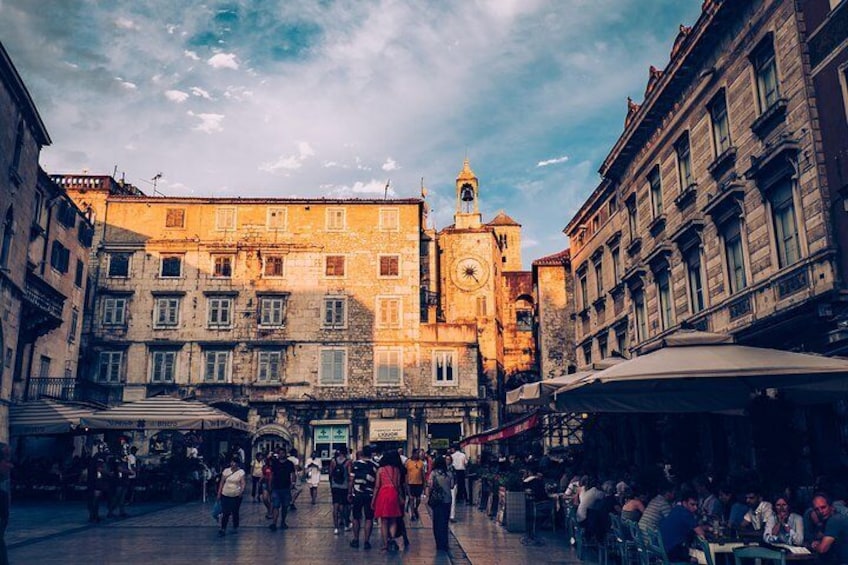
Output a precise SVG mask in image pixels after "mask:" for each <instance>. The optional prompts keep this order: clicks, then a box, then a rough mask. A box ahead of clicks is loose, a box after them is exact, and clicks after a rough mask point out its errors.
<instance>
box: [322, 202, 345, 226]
mask: <svg viewBox="0 0 848 565" xmlns="http://www.w3.org/2000/svg"><path fill="white" fill-rule="evenodd" d="M326 214H327V215H326V226H327V231H343V230H344V229H345V209H344V208H327V212H326Z"/></svg>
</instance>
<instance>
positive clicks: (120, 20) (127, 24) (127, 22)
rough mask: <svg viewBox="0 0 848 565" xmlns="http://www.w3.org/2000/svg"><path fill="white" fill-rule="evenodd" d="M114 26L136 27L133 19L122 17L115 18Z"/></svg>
mask: <svg viewBox="0 0 848 565" xmlns="http://www.w3.org/2000/svg"><path fill="white" fill-rule="evenodd" d="M115 27H117V28H119V29H138V26H137V25H136V24H135V22H134V21H132V20H130V19H128V18H123V17H121V18H118V19H116V20H115Z"/></svg>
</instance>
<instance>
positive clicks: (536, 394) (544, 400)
mask: <svg viewBox="0 0 848 565" xmlns="http://www.w3.org/2000/svg"><path fill="white" fill-rule="evenodd" d="M622 361H624V359H623V358H621V357H607V358H606V359H603V360H601V361H600V362H598V363H595V364H594V365H593V366H592V370H589V371H579V372H577V373H571V374H570V375H562V376H559V377H554V378H552V379H545V380H543V381H538V382H535V383H527V384H524V385H521V386H520V387H518V388H516V389H513V390H510V391H507V393H506V404H507V406H512V405H523V406H548V405H549V404H550V402H551V400H553V396H554V393H555V392H556V391H558V390H559V389H561V388H562V387H564V386H567V385H570V384H573V383H575V382H577V381H579V380H581V379H584V378H587V377H589V376H591V375H593V374H594V373H597V372H598V371H600V370H602V369H606V368H608V367H612V366H613V365H617V364H618V363H621V362H622Z"/></svg>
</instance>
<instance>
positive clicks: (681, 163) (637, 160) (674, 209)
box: [565, 0, 844, 365]
mask: <svg viewBox="0 0 848 565" xmlns="http://www.w3.org/2000/svg"><path fill="white" fill-rule="evenodd" d="M802 21H803V18H802V16H801V14H800V13H799V12H797V11H796V3H794V2H779V1H773V0H757V1H745V2H727V1H715V0H708V1H707V2H705V3H704V6H703V12H702V14H701V16H700V17H699V19H698V21H697V22H696V23H695V24H694V25H693V26H692V27H685V26H681V28H680V32H679V34H678V36H677V39H676V41H675V43H674V47H673V49H672V52H671V56H670V61H669V63H668V64H667V65H666V66H665V68H664V69H662V70H660V69H656V68H653V67H652V68H651V70H650V73H649V80H648V85H647V88H646V91H645V100H644V101H643V102H642V103H641V104H636V103H634V102H632V101H629V102H628V104H629V107H628V113H627V119H626V123H625V129H624V132H623V133H622V134H621V136H620V137H619V139H618V141H617V142H616V143H615V145H614V146H613V148H612V150H611V151H610V153H609V155H608V156H607V158H606V159H605V161H604V163H603V165H602V166H601V169H600V173H601V175H602V181H601V183H600V184H599V186H598V187H597V188H596V189H595V190H594V192H593V193H592V194H591V196H590V197H589V198H588V199H587V200H586V202H585V203H584V204H583V206H582V207H581V208H580V210H579V212H578V213H577V214H576V215H575V217H574V218H573V219H572V220H571V221H570V222H569V223H568V225H567V227H566V228H565V233H566V234H567V235H568V236H569V238H570V241H571V265H572V270H573V273H574V277H575V279H574V280H575V293H576V311H577V327H576V339H577V344H578V352H579V356H578V357H579V361H580V363H581V365H588V364H590V363H592V361H593V360H598V359H600V358H604V357H606V356H607V355H609V354H610V352H611V351H612V350H613V349H617V350H619V351H622V352H628V351H638V350H639V349H640V348H641V347H643V346H644V345H645V344H647V343H650V342H653V341H655V340H658V339H660V338H661V337H662V336H664V335H666V334H667V333H669V332H671V331H673V330H674V329H676V328H678V327H680V326H681V325H683V324H685V325H689V326H694V327H696V328H700V329H705V330H710V331H718V332H725V333H732V334H734V335H735V336H736V337H737V338H738V339H739V341H740V342H743V343H749V344H755V345H767V346H770V347H778V348H789V349H801V350H809V351H826V350H828V348H830V347H832V346H833V345H834V344H833V343H830V340H829V339H828V335H830V334H829V332H831V331H832V330H834V329H836V328H837V327H838V325H839V316H838V315H837V314H838V313H839V312H840V311H841V307H840V303H841V299H840V295H841V290H842V288H843V286H842V280H841V278H840V276H839V268H838V263H837V252H838V249H839V247H838V243H839V241H838V240H837V237H836V236H837V232H836V231H835V230H834V219H833V217H834V214H837V215H844V210H843V209H842V208H841V206H840V207H838V208H835V207H833V206H832V203H833V201H832V197H833V192H832V190H831V188H830V187H829V185H828V179H827V176H826V174H825V173H826V169H825V156H824V154H823V153H822V145H821V133H820V132H821V128H820V125H819V120H818V114H817V108H816V105H815V103H816V100H815V98H814V97H813V92H812V90H811V89H810V83H809V77H810V66H809V60H808V58H807V56H806V48H805V44H804V43H803V40H802V38H803V36H802V30H803V26H802ZM800 325H803V327H804V328H805V331H804V332H798V331H797V328H798V327H800Z"/></svg>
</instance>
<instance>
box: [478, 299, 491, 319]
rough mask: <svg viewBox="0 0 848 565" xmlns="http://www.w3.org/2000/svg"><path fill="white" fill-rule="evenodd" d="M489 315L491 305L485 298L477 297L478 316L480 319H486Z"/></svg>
mask: <svg viewBox="0 0 848 565" xmlns="http://www.w3.org/2000/svg"><path fill="white" fill-rule="evenodd" d="M488 315H489V304H488V301H487V300H486V297H485V296H478V297H477V316H478V317H479V318H485V317H486V316H488Z"/></svg>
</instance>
